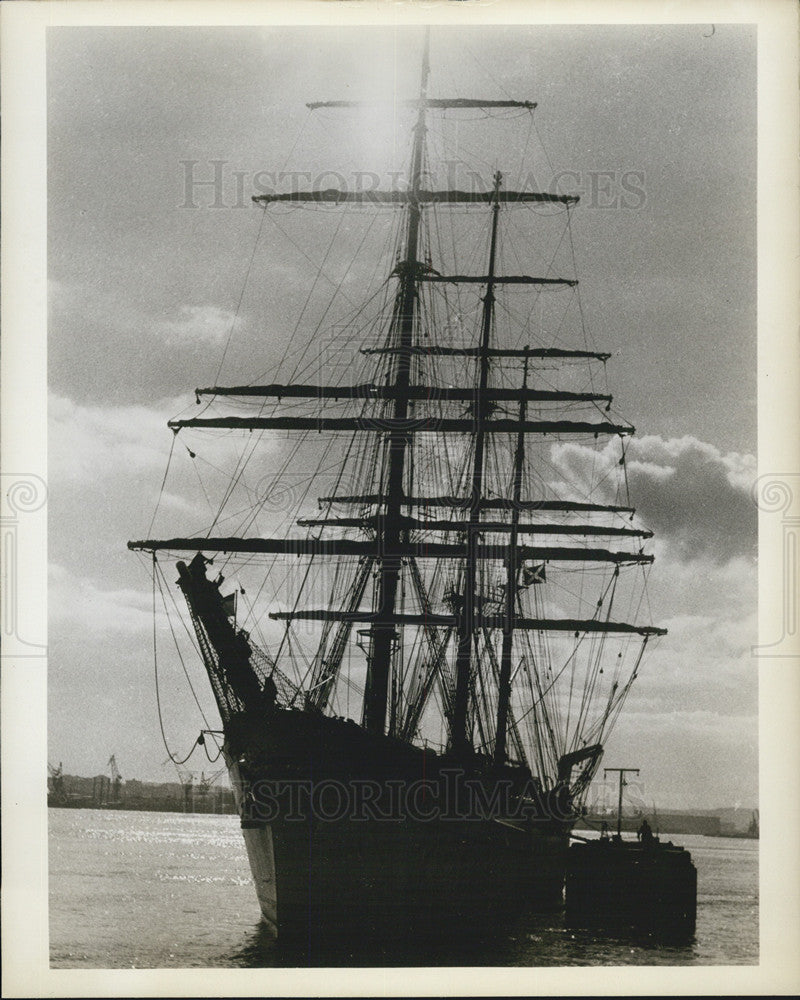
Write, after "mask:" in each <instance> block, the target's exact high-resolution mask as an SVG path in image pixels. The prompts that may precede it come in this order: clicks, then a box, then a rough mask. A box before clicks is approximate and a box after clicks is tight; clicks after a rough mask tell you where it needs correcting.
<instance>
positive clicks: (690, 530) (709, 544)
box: [552, 435, 757, 563]
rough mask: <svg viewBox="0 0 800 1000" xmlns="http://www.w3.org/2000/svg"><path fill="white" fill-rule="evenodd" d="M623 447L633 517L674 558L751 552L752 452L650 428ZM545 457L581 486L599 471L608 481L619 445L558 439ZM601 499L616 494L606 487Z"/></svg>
mask: <svg viewBox="0 0 800 1000" xmlns="http://www.w3.org/2000/svg"><path fill="white" fill-rule="evenodd" d="M626 454H627V459H628V461H627V469H628V484H629V487H630V494H631V499H632V502H633V504H634V506H635V507H636V508H637V511H638V514H639V516H640V517H641V519H642V521H643V522H644V523H645V524H646V525H647V526H648V527H649V528H652V530H653V531H654V532H655V533H656V535H657V537H658V538H660V539H662V540H663V541H665V542H668V543H669V545H670V548H671V550H672V551H674V552H675V553H677V555H678V557H679V558H680V559H681V560H683V561H685V562H692V561H694V560H697V559H700V558H704V559H710V560H712V561H714V562H716V563H724V562H727V561H728V560H729V559H732V558H734V557H736V556H740V555H745V556H749V557H752V556H753V555H754V553H755V545H756V538H757V514H756V508H755V505H754V503H753V501H752V498H751V496H750V487H751V485H752V483H753V481H754V480H755V477H756V461H755V458H754V457H753V456H752V455H742V454H738V453H737V452H728V453H723V452H721V451H720V450H719V449H718V448H715V447H714V445H711V444H707V443H705V442H703V441H699V440H698V439H697V438H695V437H691V436H686V437H682V438H670V439H668V440H665V439H663V438H660V437H658V436H656V435H648V436H645V437H642V438H634V439H632V440H631V441H630V443H629V444H628V446H627V450H626ZM552 458H553V462H554V464H555V466H556V468H557V469H558V470H559V471H560V472H561V473H562V474H563V475H564V476H565V478H567V479H568V480H569V481H570V482H572V483H575V484H578V485H580V486H581V487H582V488H583V489H585V490H587V491H588V490H589V487H590V483H591V482H592V481H595V482H596V481H598V480H599V479H602V477H603V476H604V475H606V476H608V481H612V479H613V477H612V475H611V474H612V473H613V471H614V467H615V466H616V465H617V463H618V461H619V445H618V443H617V442H609V443H608V444H607V445H606V447H605V448H604V449H603V450H602V451H600V452H595V451H594V450H593V449H591V448H587V447H584V446H583V445H578V444H573V443H566V444H557V445H554V447H553V452H552ZM595 492H596V491H595ZM607 499H608V500H609V501H612V500H613V499H615V498H614V497H612V495H611V494H610V492H609V494H608V496H607Z"/></svg>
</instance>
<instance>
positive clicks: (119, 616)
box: [47, 563, 165, 635]
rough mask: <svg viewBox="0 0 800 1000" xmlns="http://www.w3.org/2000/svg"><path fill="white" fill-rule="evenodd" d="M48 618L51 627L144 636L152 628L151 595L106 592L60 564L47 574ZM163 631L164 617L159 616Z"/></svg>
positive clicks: (118, 591) (116, 591)
mask: <svg viewBox="0 0 800 1000" xmlns="http://www.w3.org/2000/svg"><path fill="white" fill-rule="evenodd" d="M47 592H48V617H49V619H50V622H51V624H52V623H62V624H65V623H67V624H69V625H71V626H72V627H78V628H80V629H81V630H89V631H91V632H98V633H103V634H106V633H108V632H123V633H127V634H131V635H132V634H141V633H142V632H146V631H148V630H152V628H153V598H152V594H149V593H146V592H145V591H141V590H134V589H132V588H122V589H119V590H103V589H102V588H101V587H100V586H98V584H97V583H95V581H94V580H91V579H89V578H86V577H80V576H77V575H76V574H74V573H72V572H70V570H68V569H67V568H66V567H64V566H61V565H59V564H58V563H51V564H50V566H49V570H48V591H47ZM159 617H160V619H161V625H162V627H163V626H164V624H165V619H164V618H163V614H160V615H159Z"/></svg>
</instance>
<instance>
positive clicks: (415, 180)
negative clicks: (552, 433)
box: [364, 31, 430, 733]
mask: <svg viewBox="0 0 800 1000" xmlns="http://www.w3.org/2000/svg"><path fill="white" fill-rule="evenodd" d="M429 55H430V31H428V32H426V35H425V49H424V52H423V55H422V77H421V80H420V98H419V110H418V112H417V124H416V126H415V128H414V147H413V152H412V156H411V197H410V198H409V202H408V227H407V230H406V256H405V260H404V261H403V264H402V266H401V269H400V286H399V288H398V291H397V300H396V307H395V308H396V310H397V314H398V316H399V326H400V337H399V344H398V346H399V347H400V348H401V351H400V353H399V354H398V355H397V356H396V368H395V378H394V389H395V392H396V394H397V395H396V396H395V399H394V419H395V421H397V423H398V425H400V429H397V430H393V431H391V433H390V434H389V437H388V442H387V448H388V458H389V473H388V477H387V489H386V493H387V496H386V506H385V508H384V522H383V531H382V541H383V551H384V552H391V551H392V550H393V549H396V548H397V546H398V544H399V542H400V537H401V522H400V508H401V504H402V499H403V471H404V469H405V458H406V449H407V446H408V444H409V441H410V437H409V435H408V433H407V432H406V431H405V430H404V429H402V423H403V422H404V421H405V420H406V417H407V414H408V395H407V390H408V387H409V385H410V383H411V353H410V351H409V348H410V347H412V345H413V332H414V311H415V305H416V298H417V269H418V268H417V264H418V261H417V248H418V244H419V223H420V216H421V214H422V209H421V206H420V201H419V191H420V184H421V179H422V152H423V148H424V145H425V130H426V129H425V109H426V107H427V103H426V98H427V91H428V77H429V75H430V59H429ZM399 579H400V560H399V559H398V558H396V557H388V558H386V557H384V558H383V559H382V560H381V570H380V583H379V587H378V619H377V622H376V623H375V624H374V625H373V626H372V629H371V634H370V653H369V657H368V667H367V686H366V692H365V696H364V727H365V728H366V729H368V730H369V731H370V732H374V733H383V730H384V726H385V723H386V703H387V699H388V692H389V674H390V672H391V664H392V652H393V643H394V640H395V637H396V632H395V627H394V624H393V622H392V616H393V615H394V610H395V600H396V597H397V586H398V581H399Z"/></svg>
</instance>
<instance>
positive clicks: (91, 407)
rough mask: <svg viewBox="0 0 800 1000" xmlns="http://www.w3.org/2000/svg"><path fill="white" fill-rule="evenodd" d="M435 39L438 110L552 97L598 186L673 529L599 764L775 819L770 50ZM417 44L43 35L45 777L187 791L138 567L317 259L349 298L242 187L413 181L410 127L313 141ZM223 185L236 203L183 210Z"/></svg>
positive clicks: (192, 713)
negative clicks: (769, 622)
mask: <svg viewBox="0 0 800 1000" xmlns="http://www.w3.org/2000/svg"><path fill="white" fill-rule="evenodd" d="M431 45H432V62H433V69H432V78H431V93H432V94H434V95H436V94H441V95H446V96H451V95H452V94H453V93H455V94H458V95H459V96H461V95H474V94H475V93H476V91H479V92H480V96H482V97H486V98H495V99H496V98H503V97H508V96H509V95H511V96H513V97H517V98H525V99H532V100H535V101H537V102H538V105H539V107H538V109H537V112H536V117H535V121H536V127H537V135H536V137H535V138H536V140H537V141H536V142H535V143H534V144H533V146H534V148H535V152H536V158H535V164H534V169H535V172H536V180H537V182H538V184H539V186H540V187H544V188H549V187H550V182H553V183H555V182H556V181H557V182H558V183H559V184H560V185H562V187H563V188H564V190H570V189H572V190H574V189H575V188H576V187H577V188H578V189H579V192H580V193H581V195H582V207H580V208H579V209H578V210H577V211H576V213H575V220H574V235H575V245H576V255H577V269H578V273H579V277H580V280H581V289H582V294H581V298H582V303H583V307H584V309H585V311H586V316H587V318H588V322H589V324H590V327H591V331H592V334H593V339H594V342H595V343H596V344H597V345H598V347H600V348H601V349H603V350H609V351H610V352H611V353H612V359H611V361H610V362H609V379H610V382H611V385H612V388H613V391H614V395H615V400H616V402H617V404H618V406H619V407H620V409H621V410H622V412H623V413H624V415H625V416H626V417H627V418H628V419H630V421H631V422H632V423H633V424H634V425H635V426H636V428H637V436H636V437H635V438H634V440H633V442H632V443H631V446H630V448H629V451H628V458H629V476H630V487H631V493H632V496H633V497H634V498H635V500H636V505H637V507H638V510H639V513H640V515H641V517H642V519H643V520H644V522H645V523H646V524H647V526H648V527H650V528H652V529H653V530H654V531H655V533H656V541H655V547H654V551H655V554H656V568H655V569H654V571H653V573H652V574H651V576H650V604H651V607H652V609H653V618H654V620H655V621H656V622H657V623H658V624H660V625H663V626H665V627H666V628H668V629H669V635H668V637H667V638H666V639H664V640H662V641H661V643H660V644H659V646H658V647H657V649H656V650H655V652H654V653H653V654H652V656H651V657H650V658H649V659H648V661H647V663H646V667H645V669H643V670H642V672H641V675H640V678H639V680H638V681H637V684H636V686H635V687H634V690H633V692H632V694H631V696H630V697H629V700H628V702H627V704H626V708H625V711H624V712H623V714H622V716H621V717H620V720H619V722H618V725H617V729H616V730H615V734H614V736H613V737H612V741H611V742H610V743H609V745H608V747H607V750H606V756H605V759H604V763H605V764H607V765H608V766H625V767H628V766H630V767H639V768H640V770H641V785H640V787H638V788H637V794H640V795H641V797H642V800H643V801H644V802H645V803H646V804H650V803H651V802H655V803H656V805H657V806H659V807H661V808H679V807H708V808H711V807H715V806H728V805H735V804H741V805H743V806H745V807H748V808H749V807H754V806H755V805H756V802H757V784H756V779H757V740H758V720H757V675H756V667H755V661H754V659H753V658H752V656H751V654H750V648H751V646H752V645H753V644H754V643H755V642H756V641H757V639H756V562H755V554H756V517H755V507H754V505H753V503H752V501H751V499H750V489H751V486H752V483H753V480H754V479H755V448H756V400H755V396H756V334H755V322H756V309H755V305H756V295H755V273H756V271H755V253H756V246H755V183H756V131H755V129H756V119H755V108H756V104H755V101H756V87H755V33H754V30H753V29H752V28H751V27H748V26H733V25H724V24H723V25H716V26H715V30H714V32H713V34H711V35H709V29H708V26H706V25H687V26H646V27H638V26H628V27H597V26H593V27H588V26H586V27H575V28H566V27H536V28H530V29H527V28H526V29H521V28H514V29H504V28H487V27H482V28H481V29H480V30H479V31H477V30H475V29H469V28H456V29H439V30H438V31H437V30H434V32H433V34H432V39H431ZM420 46H421V34H420V32H419V31H417V30H415V29H408V28H401V29H396V30H390V29H379V28H361V29H357V30H355V29H352V30H347V31H345V30H331V29H328V30H325V31H320V30H318V29H312V28H292V29H289V28H282V29H262V28H247V29H245V28H214V29H203V28H175V29H170V28H148V29H139V28H52V29H50V31H49V37H48V61H47V83H48V270H49V276H48V277H49V301H48V308H49V321H48V381H49V390H50V396H49V442H48V461H49V466H48V477H49V491H50V493H49V513H48V539H49V559H50V585H49V614H50V625H49V650H50V654H49V675H48V701H49V724H48V725H49V748H48V756H49V759H50V760H51V761H53V762H58V761H63V764H64V770H65V771H66V772H67V773H73V774H86V775H89V774H95V773H99V772H101V771H104V770H106V761H107V760H108V758H109V757H110V755H111V754H112V753H113V754H114V755H115V757H116V760H117V763H118V765H119V767H120V770H121V771H122V774H123V777H124V778H133V777H137V778H141V779H143V780H172V779H173V777H174V770H173V769H172V767H171V765H168V764H165V763H164V762H165V761H166V759H167V752H166V750H165V749H164V745H163V742H162V736H161V732H160V729H159V717H158V712H157V711H156V704H155V690H154V679H153V675H154V663H153V650H152V633H153V620H152V594H151V589H150V580H149V577H148V575H147V574H146V573H145V572H144V571H143V568H142V564H141V563H140V561H139V560H138V559H137V558H136V557H134V556H133V555H132V554H131V553H129V552H128V550H127V549H126V544H125V543H126V542H127V540H128V539H130V538H140V537H144V536H146V535H147V534H148V529H149V525H150V522H151V518H152V515H153V509H154V506H155V500H156V497H157V495H158V492H159V488H160V486H161V481H162V477H163V475H164V468H165V464H166V459H167V455H168V453H169V449H170V443H171V434H170V433H169V431H168V430H167V428H166V421H167V419H169V418H171V417H173V416H175V415H176V414H178V413H180V412H182V411H183V410H185V409H186V408H187V407H190V408H193V407H194V400H193V389H194V388H195V386H198V385H210V384H213V382H214V381H215V380H217V379H219V380H221V381H229V382H233V381H238V380H240V379H241V380H247V381H249V380H251V379H252V378H253V377H254V375H255V374H257V373H261V372H264V373H268V372H270V371H271V370H274V368H275V366H276V364H277V362H278V360H279V359H280V357H281V356H282V355H283V353H284V351H285V350H286V349H287V347H289V348H290V347H291V345H290V344H287V337H288V335H289V331H291V330H292V329H293V327H294V325H295V323H296V322H297V321H298V320H302V318H303V310H304V309H305V307H306V299H307V297H308V294H309V293H308V273H309V266H310V265H316V264H318V263H320V262H322V261H324V263H325V268H326V271H327V272H328V274H329V277H330V279H331V280H332V281H336V282H344V283H345V284H343V287H344V288H345V290H346V291H347V293H348V294H351V295H352V296H353V297H355V296H356V295H357V292H358V288H357V287H354V286H356V285H357V282H356V281H355V280H354V278H353V276H348V274H347V273H345V271H344V269H343V263H342V261H336V260H333V261H328V260H327V259H325V251H326V247H327V243H326V241H325V240H324V239H323V238H322V237H320V236H317V237H313V236H312V223H313V224H316V223H317V222H318V221H319V219H318V218H314V219H311V221H310V222H309V221H308V220H303V219H301V220H295V224H296V225H297V226H298V227H299V229H297V230H292V232H294V234H295V236H294V239H295V242H294V243H292V242H287V240H286V238H285V233H284V230H286V231H289V228H290V221H291V220H290V219H289V218H288V217H286V216H277V217H276V219H275V220H274V227H273V226H272V223H265V224H264V226H265V229H264V231H263V232H262V231H261V230H260V226H261V225H262V215H261V213H260V212H258V211H256V210H255V209H254V208H252V207H251V205H250V193H251V190H252V189H253V188H255V187H256V186H257V185H258V184H259V183H261V184H263V183H269V178H265V177H264V176H263V175H261V176H259V171H275V170H289V171H291V170H299V171H305V170H308V171H311V173H312V175H313V176H314V177H316V178H319V176H320V175H321V173H322V172H323V171H338V172H340V173H342V174H344V175H346V176H351V174H350V173H348V172H349V171H352V169H353V167H354V165H355V164H358V165H359V166H363V167H364V168H365V169H371V170H374V171H375V172H376V173H379V174H383V173H384V172H385V170H386V169H387V166H388V164H389V162H393V163H394V164H395V165H396V166H397V165H399V166H402V164H403V162H404V159H405V147H404V146H402V145H400V146H396V145H395V140H394V138H393V135H394V131H393V129H391V130H390V129H385V128H384V127H383V126H382V125H381V122H380V121H379V120H377V119H375V120H373V121H371V122H370V123H369V126H368V127H367V128H366V129H363V128H362V127H361V126H359V125H358V124H357V123H356V120H355V118H354V117H353V116H349V115H345V116H344V117H343V119H341V120H340V121H338V123H337V119H336V118H335V117H332V116H331V114H330V113H325V114H323V115H322V117H321V119H318V120H314V119H312V118H310V116H309V113H308V112H307V110H306V108H305V102H306V101H310V100H322V99H335V98H347V99H352V98H357V97H360V96H364V95H375V96H380V95H381V94H383V95H389V94H391V93H393V92H395V91H396V92H397V93H400V94H402V95H404V96H413V95H414V93H415V89H416V78H417V75H418V60H419V51H420ZM497 127H498V128H499V127H500V126H497ZM337 129H339V130H340V131H337ZM482 153H483V157H482V159H483V161H484V167H485V170H486V173H487V174H491V172H492V171H493V170H494V169H497V168H499V169H502V170H503V171H504V172H508V176H509V179H511V178H513V177H515V176H516V177H518V175H519V171H520V170H521V169H522V167H521V164H520V162H519V158H518V149H517V147H515V146H513V145H503V144H499V143H498V144H497V145H494V146H490V145H487V147H486V149H485V150H483V151H482ZM215 164H216V165H215ZM215 170H216V171H217V172H218V176H219V177H220V179H221V182H220V184H218V185H217V187H216V188H214V187H211V186H205V187H201V186H198V185H197V184H195V185H194V186H193V187H188V188H187V177H188V178H190V179H192V180H194V181H198V180H208V179H211V178H213V177H214V176H215ZM565 172H569V173H565ZM559 177H560V178H561V179H560V180H558V178H559ZM323 186H333V184H332V183H331V184H327V183H326V184H324V185H323ZM311 214H312V213H309V215H311ZM331 224H332V223H331V221H330V218H328V219H325V220H324V222H323V225H322V229H323V230H324V232H326V233H330V231H331V230H330V226H331ZM326 226H327V227H328V228H327V229H326V228H325V227H326ZM357 236H358V233H357V231H356V229H354V232H353V234H352V235H350V236H348V235H347V234H345V239H346V240H347V239H350V240H351V241H352V240H356V238H357ZM309 258H310V259H309ZM348 281H349V284H347V282H348ZM324 284H325V283H324V282H322V283H321V287H320V288H318V289H316V290H315V293H314V294H315V295H316V296H319V297H321V296H322V295H323V293H324V292H326V291H327V292H329V291H330V287H328V288H327V289H326V288H325V287H323V286H324ZM316 304H317V299H314V300H313V301H311V306H312V307H313V306H315V305H316ZM231 331H232V332H231ZM213 457H215V458H216V457H219V459H220V460H222V458H223V457H224V456H223V455H222V452H220V454H219V456H213ZM570 461H572V462H573V463H574V462H579V461H580V456H579V455H575V454H572V455H570V454H565V455H564V462H565V463H568V462H570ZM183 486H184V489H188V485H187V484H186V483H184V484H183ZM167 499H168V507H169V506H170V504H171V507H170V509H169V510H168V511H167V514H168V515H174V520H173V522H172V523H173V524H178V523H180V515H181V513H182V512H184V513H186V514H187V516H188V515H190V514H191V510H190V509H189V508H188V505H187V501H186V499H185V494H181V493H180V491H177V490H176V491H175V492H173V493H170V494H169V495H168V498H167ZM182 504H183V507H185V508H186V510H185V511H184V510H183V508H182V506H181V505H182ZM188 669H190V670H191V671H192V674H191V676H192V678H193V681H194V682H195V683H194V687H195V689H196V690H197V692H198V695H199V696H200V697H201V700H202V703H203V707H204V709H205V710H206V712H207V713H209V714H213V702H212V699H211V697H210V694H209V692H208V691H207V690H206V689H205V687H206V686H207V685H206V686H204V683H203V681H204V679H203V677H202V672H201V667H200V666H199V664H191V665H188ZM160 683H161V685H162V687H161V690H162V698H163V704H162V708H163V709H164V716H163V723H164V729H165V733H166V735H167V740H168V742H169V745H170V747H171V749H173V750H174V751H175V752H179V751H180V750H185V751H188V749H189V747H190V746H191V744H192V742H193V740H194V738H195V737H196V735H197V732H198V730H199V728H200V726H201V725H202V721H201V720H200V719H199V716H198V713H197V711H196V709H194V707H193V704H192V700H191V695H190V693H188V688H187V687H186V683H185V678H183V677H182V676H181V675H180V672H179V671H178V672H176V673H175V674H169V675H168V676H162V677H161V680H160ZM187 766H192V767H194V768H195V769H196V770H197V771H199V770H200V769H201V768H203V767H205V769H206V770H210V769H211V765H209V764H208V762H207V761H204V760H203V759H199V760H197V761H196V762H194V761H193V763H192V764H191V765H187Z"/></svg>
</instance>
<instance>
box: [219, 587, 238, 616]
mask: <svg viewBox="0 0 800 1000" xmlns="http://www.w3.org/2000/svg"><path fill="white" fill-rule="evenodd" d="M222 610H223V611H224V612H225V614H226V615H227V616H228V618H235V617H236V591H234V592H233V593H232V594H228V596H227V597H223V598H222Z"/></svg>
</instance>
